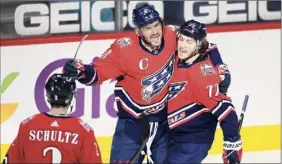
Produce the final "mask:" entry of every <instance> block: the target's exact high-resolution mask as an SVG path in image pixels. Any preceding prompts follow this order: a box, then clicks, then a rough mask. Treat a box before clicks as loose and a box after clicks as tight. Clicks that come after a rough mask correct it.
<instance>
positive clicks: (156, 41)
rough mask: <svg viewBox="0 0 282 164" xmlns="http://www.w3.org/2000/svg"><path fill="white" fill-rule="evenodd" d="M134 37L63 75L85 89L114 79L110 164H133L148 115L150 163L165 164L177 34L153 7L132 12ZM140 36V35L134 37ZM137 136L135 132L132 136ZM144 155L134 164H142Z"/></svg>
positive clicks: (73, 64)
mask: <svg viewBox="0 0 282 164" xmlns="http://www.w3.org/2000/svg"><path fill="white" fill-rule="evenodd" d="M133 22H134V24H135V26H136V33H133V34H132V35H130V36H129V37H125V38H119V39H117V40H115V42H114V43H113V44H112V45H111V47H110V48H109V49H108V50H106V52H105V53H104V54H103V55H102V57H101V58H99V59H98V60H96V61H95V62H93V63H91V64H83V63H82V62H81V61H79V60H75V61H73V60H70V61H68V62H67V63H66V64H65V66H64V69H63V70H64V73H65V74H67V75H69V76H73V77H78V80H79V82H81V83H82V84H85V85H88V86H93V85H100V84H102V83H103V81H106V80H108V79H112V78H116V79H117V80H118V82H117V83H116V85H115V91H114V93H115V99H116V102H117V108H118V113H117V115H118V121H117V125H116V129H115V133H114V136H113V142H112V148H111V157H110V163H126V162H129V161H130V159H131V158H132V157H133V155H134V154H135V153H136V151H137V150H138V148H139V147H140V146H141V136H142V134H141V128H142V126H141V124H140V122H139V121H138V120H139V118H140V115H141V113H144V114H146V115H147V116H148V119H149V122H150V137H149V140H148V142H147V145H146V150H145V151H146V154H147V159H148V161H149V163H152V162H154V163H163V161H164V159H165V156H166V153H167V136H168V125H167V94H168V85H169V80H170V79H171V77H172V74H173V72H174V67H173V65H174V62H175V54H174V53H175V50H176V43H177V42H176V29H175V28H173V27H172V26H165V25H164V23H163V20H162V19H161V18H160V16H159V13H158V12H157V11H156V10H154V9H153V7H152V6H150V5H147V4H145V5H142V6H140V7H138V8H136V9H134V10H133ZM136 34H137V35H136ZM133 131H134V132H133ZM143 158H144V157H143V156H140V157H138V158H137V161H135V162H136V163H141V162H142V161H143Z"/></svg>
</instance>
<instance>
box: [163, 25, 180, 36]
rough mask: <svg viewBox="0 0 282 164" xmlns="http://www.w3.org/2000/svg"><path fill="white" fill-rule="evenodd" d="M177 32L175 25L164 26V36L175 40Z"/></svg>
mask: <svg viewBox="0 0 282 164" xmlns="http://www.w3.org/2000/svg"><path fill="white" fill-rule="evenodd" d="M177 30H178V27H177V26H175V25H166V26H164V35H165V36H169V37H175V38H176V35H177Z"/></svg>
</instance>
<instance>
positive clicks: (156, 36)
mask: <svg viewBox="0 0 282 164" xmlns="http://www.w3.org/2000/svg"><path fill="white" fill-rule="evenodd" d="M151 40H152V41H153V42H159V40H160V35H159V34H157V35H153V36H151Z"/></svg>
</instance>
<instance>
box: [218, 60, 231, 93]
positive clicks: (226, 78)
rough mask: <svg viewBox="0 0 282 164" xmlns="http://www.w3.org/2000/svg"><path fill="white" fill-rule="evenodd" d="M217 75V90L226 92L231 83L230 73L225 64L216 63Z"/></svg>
mask: <svg viewBox="0 0 282 164" xmlns="http://www.w3.org/2000/svg"><path fill="white" fill-rule="evenodd" d="M218 71H219V76H220V78H221V82H220V83H219V92H220V93H223V94H226V93H227V90H228V88H229V86H230V83H231V75H230V72H229V69H228V67H227V65H226V64H220V65H218Z"/></svg>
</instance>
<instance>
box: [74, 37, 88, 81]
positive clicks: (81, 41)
mask: <svg viewBox="0 0 282 164" xmlns="http://www.w3.org/2000/svg"><path fill="white" fill-rule="evenodd" d="M87 37H88V34H86V35H84V36H83V38H82V39H81V40H80V42H79V45H78V47H77V49H76V52H75V54H74V57H73V63H72V64H73V65H74V62H75V59H76V56H77V52H78V50H79V48H80V46H81V44H82V43H83V41H84V40H85V39H86V38H87ZM82 73H83V72H80V73H79V74H78V75H77V77H72V80H73V81H75V80H77V79H78V78H79V77H80V76H81V75H82Z"/></svg>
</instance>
